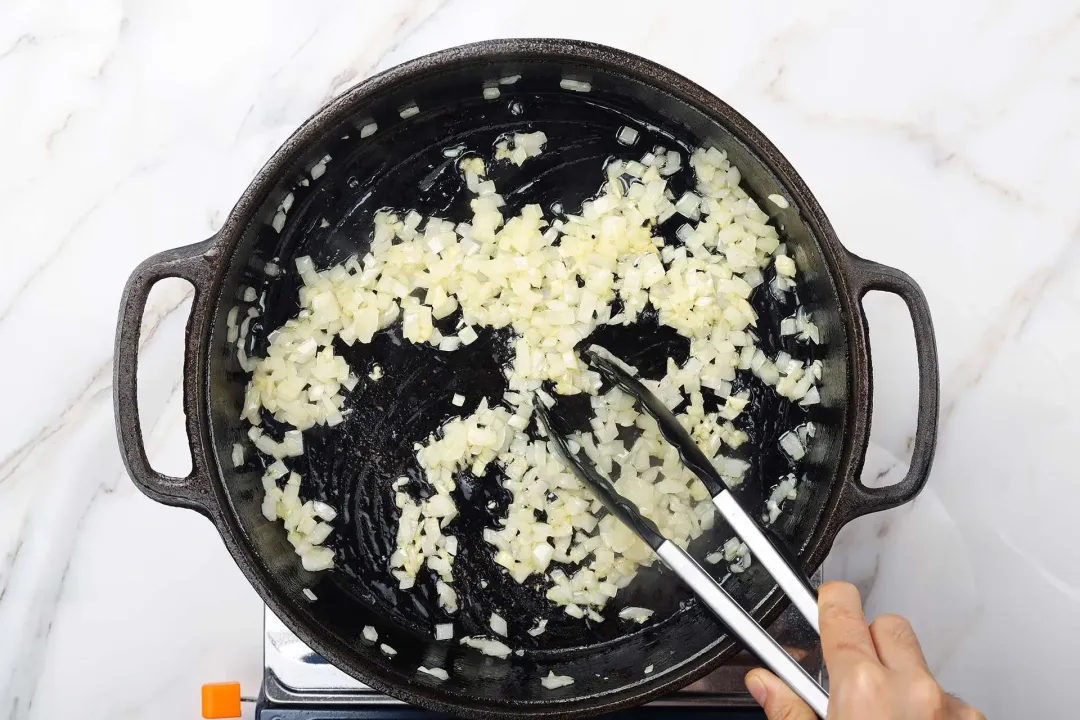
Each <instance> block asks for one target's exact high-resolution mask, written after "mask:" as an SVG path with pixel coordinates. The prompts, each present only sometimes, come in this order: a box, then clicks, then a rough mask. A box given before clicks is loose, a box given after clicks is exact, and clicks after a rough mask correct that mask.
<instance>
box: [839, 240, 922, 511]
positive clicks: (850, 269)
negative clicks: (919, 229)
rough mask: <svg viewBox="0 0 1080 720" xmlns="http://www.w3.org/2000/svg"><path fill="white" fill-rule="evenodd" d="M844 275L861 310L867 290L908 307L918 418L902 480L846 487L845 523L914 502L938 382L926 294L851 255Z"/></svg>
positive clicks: (910, 282) (897, 274) (896, 272)
mask: <svg viewBox="0 0 1080 720" xmlns="http://www.w3.org/2000/svg"><path fill="white" fill-rule="evenodd" d="M847 261H848V262H847V276H848V278H849V280H850V281H851V286H852V289H853V294H854V299H855V302H856V304H858V305H859V308H860V312H863V322H864V323H865V322H866V314H865V312H864V311H863V310H862V299H863V297H865V296H866V294H867V293H868V292H870V291H872V290H880V291H882V292H889V293H893V294H895V295H899V296H900V298H901V299H903V301H904V303H905V304H906V305H907V307H908V312H909V313H910V314H911V320H912V323H913V324H914V328H915V352H916V355H917V356H918V362H919V415H918V423H917V425H916V429H915V444H914V447H913V448H912V454H911V465H910V466H909V468H908V472H907V475H906V476H904V479H903V480H901V481H900V482H898V483H896V484H895V485H889V486H887V487H881V488H871V487H867V486H866V485H864V484H863V483H862V481H860V480H856V481H855V482H854V483H852V488H851V491H852V505H851V508H852V509H851V511H850V513H849V517H848V520H853V519H855V518H857V517H860V516H862V515H867V514H869V513H875V512H880V511H881V510H888V509H890V508H894V507H897V506H898V505H903V504H904V503H906V502H909V501H911V500H913V499H915V496H916V495H918V494H919V492H921V491H922V489H923V487H924V486H925V485H926V481H927V479H929V477H930V466H931V465H932V464H933V461H934V449H935V447H936V446H937V432H938V412H939V407H940V387H939V386H940V382H939V368H938V355H937V341H936V340H935V339H934V323H933V320H932V319H931V317H930V306H929V304H927V301H926V295H925V294H923V291H922V289H921V288H920V287H919V285H918V284H917V283H916V282H915V281H914V280H912V279H911V277H910V276H908V275H907V273H904V272H902V271H900V270H897V269H896V268H891V267H889V266H887V265H881V264H879V263H876V262H873V261H870V260H865V259H863V258H861V257H859V256H857V255H855V254H853V253H851V252H849V253H848V257H847Z"/></svg>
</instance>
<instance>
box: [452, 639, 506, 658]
mask: <svg viewBox="0 0 1080 720" xmlns="http://www.w3.org/2000/svg"><path fill="white" fill-rule="evenodd" d="M461 644H462V645H467V646H469V647H471V648H474V649H476V650H479V651H480V652H481V653H483V654H484V655H490V656H491V657H497V658H502V659H506V658H508V657H510V648H509V647H507V646H506V645H505V644H503V643H501V642H499V641H498V640H492V639H491V638H484V637H472V636H466V637H463V638H461Z"/></svg>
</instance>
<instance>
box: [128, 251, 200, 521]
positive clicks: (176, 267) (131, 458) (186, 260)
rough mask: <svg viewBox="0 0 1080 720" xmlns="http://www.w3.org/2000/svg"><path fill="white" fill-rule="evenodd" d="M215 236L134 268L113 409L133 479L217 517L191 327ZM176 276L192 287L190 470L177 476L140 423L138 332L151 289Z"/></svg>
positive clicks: (158, 495)
mask: <svg viewBox="0 0 1080 720" xmlns="http://www.w3.org/2000/svg"><path fill="white" fill-rule="evenodd" d="M216 240H217V238H216V237H213V238H210V239H209V240H206V241H205V242H201V243H196V244H194V245H187V246H185V247H180V248H175V249H173V250H166V251H165V252H162V253H159V254H157V255H154V256H153V257H151V258H148V259H146V260H144V261H143V262H142V263H140V264H139V266H138V267H136V268H135V270H134V271H133V272H132V273H131V276H130V277H129V278H128V281H127V285H126V286H125V287H124V294H123V297H122V298H121V300H120V318H119V321H118V323H117V326H116V347H115V351H114V360H113V412H114V414H115V421H116V435H117V439H118V440H119V442H120V454H121V455H122V456H123V459H124V465H125V466H126V467H127V471H128V474H129V475H130V476H131V479H132V480H134V481H135V484H136V485H137V486H138V487H139V489H140V490H142V491H143V493H145V494H146V495H148V496H149V497H150V498H152V499H153V500H156V501H157V502H160V503H164V504H166V505H176V506H179V507H185V508H189V509H192V510H196V511H198V512H199V513H201V514H203V515H205V516H207V517H211V518H212V517H213V512H214V509H215V508H216V507H217V502H216V497H215V495H214V490H213V486H212V483H211V477H210V472H209V468H208V464H207V461H206V459H205V457H204V456H203V454H202V453H201V452H199V451H198V450H197V447H198V445H199V442H200V438H201V435H200V430H199V416H198V407H197V401H198V377H197V375H196V373H197V370H196V367H197V364H198V362H197V361H198V354H199V348H198V344H197V343H196V341H195V340H194V339H193V336H192V329H193V328H194V327H196V326H197V325H198V324H199V319H200V318H201V317H202V315H203V313H204V312H205V311H206V303H207V296H208V294H209V289H210V281H211V279H212V278H213V274H214V262H213V257H214V255H215V252H214V244H215V242H216ZM171 277H177V278H182V279H184V280H187V281H188V282H190V283H191V284H192V286H194V288H195V294H194V299H193V300H192V303H191V314H190V316H189V318H188V324H187V344H186V346H185V348H184V380H183V382H184V399H183V406H184V414H185V415H186V416H187V434H188V443H189V448H188V450H189V451H190V453H191V473H190V474H189V475H188V476H187V477H183V478H178V477H172V476H169V475H165V474H163V473H160V472H157V471H156V470H154V468H153V467H151V465H150V461H149V459H148V458H147V456H146V446H145V443H144V440H143V434H142V427H141V425H140V422H139V391H138V378H137V370H138V365H139V340H140V338H139V335H140V331H141V329H142V319H143V311H144V310H145V308H146V300H147V297H148V296H149V295H150V289H151V288H152V287H153V286H154V285H155V284H156V283H157V282H158V281H160V280H164V279H165V278H171Z"/></svg>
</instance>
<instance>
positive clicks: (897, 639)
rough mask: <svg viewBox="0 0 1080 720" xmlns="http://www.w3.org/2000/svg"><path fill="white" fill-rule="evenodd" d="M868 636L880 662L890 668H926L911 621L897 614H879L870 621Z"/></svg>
mask: <svg viewBox="0 0 1080 720" xmlns="http://www.w3.org/2000/svg"><path fill="white" fill-rule="evenodd" d="M870 637H871V638H872V639H873V641H874V648H875V649H876V650H877V656H878V658H880V659H881V663H882V664H883V665H884V666H885V667H887V668H889V669H890V670H897V671H903V672H906V671H910V670H924V671H925V670H928V669H929V668H927V666H926V657H925V656H924V655H923V651H922V648H921V647H920V646H919V639H918V638H917V637H915V631H914V630H912V629H911V623H909V622H908V621H907V620H906V619H904V618H902V617H900V616H899V615H880V616H878V617H877V618H875V620H874V622H872V623H870Z"/></svg>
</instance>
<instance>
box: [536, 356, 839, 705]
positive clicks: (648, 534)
mask: <svg viewBox="0 0 1080 720" xmlns="http://www.w3.org/2000/svg"><path fill="white" fill-rule="evenodd" d="M583 355H584V356H585V358H586V362H587V363H588V364H589V365H590V367H592V369H593V370H595V371H597V372H598V373H600V375H601V376H603V377H605V378H607V379H608V380H610V381H611V382H613V383H614V384H615V385H617V386H618V387H619V388H620V389H622V390H623V391H624V392H626V393H627V394H629V395H631V396H632V397H634V399H636V400H637V401H638V402H639V403H640V404H641V406H642V408H644V410H645V412H647V413H648V414H649V415H651V416H652V417H653V419H654V420H656V423H657V425H658V426H659V428H660V433H661V434H662V435H663V436H664V439H665V440H667V441H668V442H669V443H671V444H672V445H674V446H675V448H676V449H677V450H678V451H679V457H680V458H681V459H682V461H683V463H684V464H685V465H686V466H687V467H688V468H690V470H691V471H692V472H693V473H694V474H695V475H697V477H698V478H699V479H700V480H701V482H702V483H704V484H705V487H706V488H707V489H708V491H709V494H710V495H712V501H713V505H715V506H716V509H717V510H719V511H720V514H721V515H722V516H723V517H724V519H725V520H727V522H728V524H730V525H731V527H732V529H733V530H734V531H735V533H736V534H737V535H738V536H739V537H740V538H741V539H742V541H743V542H744V543H746V545H747V547H748V548H750V551H751V553H752V554H753V556H754V557H755V558H757V560H758V561H759V562H760V563H761V564H762V565H764V566H765V569H766V570H768V571H769V573H770V574H771V575H772V577H773V579H774V580H776V583H777V584H778V585H779V586H780V588H781V589H782V590H783V591H784V592H786V593H787V595H788V597H789V598H790V599H791V602H792V603H793V604H794V605H795V607H796V608H797V609H798V611H799V612H800V613H801V614H802V616H803V617H805V618H806V619H807V621H809V623H810V625H811V626H812V627H813V628H814V631H815V632H817V633H818V634H820V632H821V630H820V628H819V626H818V608H817V593H816V592H815V591H814V590H813V589H812V588H811V587H810V585H809V583H808V582H807V581H806V580H805V578H804V576H803V575H802V574H801V572H800V571H798V570H796V569H795V568H793V567H792V566H791V564H789V563H788V561H787V559H786V558H785V557H784V555H783V554H782V553H781V551H780V550H779V549H778V547H777V546H776V545H774V544H773V543H772V542H771V541H770V540H769V538H768V537H767V536H766V535H765V533H764V532H763V531H762V529H761V528H760V527H758V524H757V523H756V522H755V521H754V519H753V518H751V517H750V515H749V514H748V513H747V512H746V510H744V509H743V508H742V506H741V505H740V504H739V503H738V501H736V499H735V497H734V496H733V495H732V494H731V492H730V491H729V490H728V489H727V486H726V485H725V484H724V481H723V480H722V479H721V477H720V475H719V473H717V471H716V469H715V468H714V467H713V465H712V463H711V462H710V461H709V459H708V458H707V457H705V453H703V452H702V451H701V449H700V448H698V446H697V444H695V443H694V441H693V439H692V438H691V437H690V434H689V433H688V432H686V430H685V429H684V428H683V426H682V425H680V424H679V422H678V421H677V420H676V419H675V416H674V415H672V413H671V411H670V410H668V409H667V407H665V406H664V404H663V403H662V402H660V400H659V399H658V398H657V397H656V396H655V395H653V394H652V393H651V392H649V390H648V389H647V388H646V387H645V386H644V385H642V384H641V382H640V381H639V380H637V379H636V378H634V377H633V376H632V375H630V373H628V372H626V370H624V369H623V368H622V367H620V366H619V364H618V362H617V361H614V360H613V359H612V358H610V357H609V356H607V354H606V351H604V350H602V349H597V348H589V349H587V350H585V351H584V353H583ZM533 404H534V405H535V407H536V412H537V416H538V417H539V420H540V423H541V424H542V425H543V427H544V430H545V431H546V432H547V434H548V437H549V438H551V440H552V441H554V443H555V446H556V448H557V449H558V451H559V454H560V455H561V456H562V459H563V460H564V462H566V464H567V465H569V466H570V467H571V468H572V469H573V471H574V474H575V475H577V477H578V479H580V480H581V481H582V482H583V483H585V485H586V486H587V487H588V488H589V489H590V490H592V491H593V493H595V495H596V497H597V498H599V499H600V501H601V502H602V503H603V504H604V506H605V507H606V508H607V510H608V512H610V513H612V514H613V515H614V516H615V517H617V518H618V519H619V520H620V521H622V523H623V524H624V525H626V527H628V528H630V529H631V530H633V531H634V532H635V533H637V535H638V537H640V538H641V539H642V540H644V541H645V542H646V543H648V545H649V547H651V548H652V549H653V551H654V552H655V553H656V554H657V556H659V558H660V560H662V561H663V563H664V565H666V566H667V567H668V568H670V569H671V570H672V571H673V572H674V573H675V574H676V575H678V576H679V579H681V580H682V581H683V582H684V583H686V584H687V585H689V586H690V589H692V590H693V591H694V593H696V594H697V596H698V597H699V598H700V599H701V600H702V601H703V602H704V603H705V604H706V605H708V606H709V608H710V609H711V610H712V611H713V612H714V613H716V615H717V617H719V618H720V619H721V620H722V621H723V622H724V624H725V625H727V626H728V627H729V628H730V629H731V631H732V632H734V633H735V635H737V636H738V637H739V639H740V640H742V642H743V644H744V645H745V646H746V647H747V648H748V649H749V650H750V651H751V652H753V653H754V654H755V655H756V656H757V657H758V658H759V659H760V660H761V661H762V662H763V663H764V664H765V665H766V666H767V667H768V668H769V669H770V670H772V671H773V672H774V673H776V674H777V676H779V677H780V678H781V679H782V680H783V681H784V682H786V683H787V684H788V686H789V687H791V689H792V690H794V691H795V692H796V693H797V694H798V695H799V697H801V698H802V699H803V700H805V701H806V703H807V704H808V705H809V706H810V707H811V708H812V709H813V710H814V712H815V713H817V714H818V716H820V717H822V718H824V717H825V714H826V712H827V710H828V706H829V694H828V693H827V692H826V691H825V690H824V689H823V688H822V687H821V685H820V684H818V682H817V681H816V680H815V679H814V678H813V677H811V675H810V674H809V673H808V672H806V670H805V669H804V668H803V667H802V666H801V665H799V663H797V662H796V661H795V660H794V659H793V658H792V657H791V656H790V655H788V653H787V652H786V651H785V650H784V649H783V647H781V646H780V644H779V643H777V642H776V640H774V639H773V638H772V636H771V635H769V634H768V633H767V632H765V630H764V629H763V628H762V627H761V626H760V625H758V623H757V621H755V620H754V618H753V617H751V616H750V614H749V613H747V612H746V611H745V610H743V608H742V607H741V606H740V605H739V604H738V603H736V602H735V601H734V600H733V599H732V598H731V596H730V595H728V593H727V591H726V590H724V588H723V587H722V586H721V585H720V583H719V582H717V581H716V580H715V579H713V577H712V576H711V575H709V573H708V572H706V571H705V569H704V568H702V567H701V565H699V564H698V563H697V562H696V561H695V560H694V559H693V558H692V557H690V555H689V554H688V553H687V552H686V551H685V550H683V549H682V548H680V547H679V546H678V545H676V544H675V543H673V542H671V541H670V540H668V539H667V538H665V537H664V536H663V535H662V534H661V533H660V530H659V529H658V528H657V527H656V525H655V524H653V522H652V521H651V520H649V519H648V518H646V517H644V516H643V515H641V513H640V512H638V509H637V507H635V506H634V504H633V503H632V502H630V501H629V500H627V499H626V498H624V497H622V496H621V495H620V494H619V493H618V492H617V491H616V490H615V487H614V485H612V483H611V481H610V480H609V479H608V478H605V477H604V476H603V475H601V474H600V473H599V472H598V471H597V469H596V466H595V465H594V464H593V463H592V461H591V460H589V459H588V458H587V457H585V456H584V455H578V454H577V453H575V452H573V451H572V450H571V448H570V444H569V442H568V440H567V438H566V437H565V436H564V435H562V434H561V433H559V432H557V431H556V430H555V427H554V424H553V422H552V415H551V412H550V411H549V410H548V408H547V406H545V405H544V403H542V402H541V401H540V399H539V398H535V399H534V402H533Z"/></svg>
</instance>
